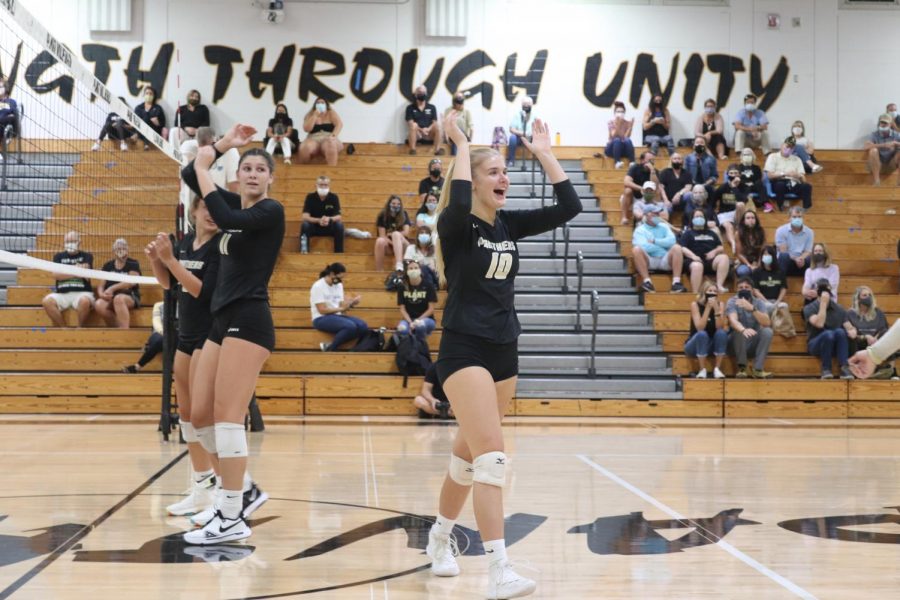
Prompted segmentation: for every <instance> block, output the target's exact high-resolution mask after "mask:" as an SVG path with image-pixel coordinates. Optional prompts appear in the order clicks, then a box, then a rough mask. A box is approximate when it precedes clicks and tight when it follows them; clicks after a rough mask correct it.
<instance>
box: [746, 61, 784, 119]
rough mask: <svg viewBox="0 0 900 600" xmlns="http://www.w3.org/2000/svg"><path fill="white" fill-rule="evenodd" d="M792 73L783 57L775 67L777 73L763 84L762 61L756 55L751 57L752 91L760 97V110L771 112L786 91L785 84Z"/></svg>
mask: <svg viewBox="0 0 900 600" xmlns="http://www.w3.org/2000/svg"><path fill="white" fill-rule="evenodd" d="M790 72H791V69H790V67H788V63H787V59H786V58H785V57H783V56H782V57H781V60H779V61H778V66H776V67H775V72H774V73H772V76H771V77H769V81H768V82H766V83H763V80H762V61H760V60H759V57H758V56H756V55H755V54H753V55H751V56H750V91H751V92H753V93H754V94H756V95H757V96H758V97H759V108H760V110H769V107H770V106H772V105H773V104H775V101H776V100H778V96H780V95H781V91H782V90H783V89H784V84H785V83H787V77H788V73H790Z"/></svg>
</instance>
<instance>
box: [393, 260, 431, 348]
mask: <svg viewBox="0 0 900 600" xmlns="http://www.w3.org/2000/svg"><path fill="white" fill-rule="evenodd" d="M397 306H398V307H399V308H400V322H399V323H398V324H397V333H399V334H400V335H401V336H402V335H408V334H410V333H411V334H413V335H415V336H417V337H419V338H421V339H423V340H424V339H425V338H427V337H428V336H429V335H431V332H432V331H434V328H435V326H436V324H435V322H434V310H435V307H436V306H437V292H436V291H435V289H434V285H432V283H431V282H429V281H426V280H425V277H424V273H423V270H422V266H421V265H420V264H419V263H417V262H416V261H414V260H410V261H406V264H405V271H404V276H403V285H402V286H400V288H399V289H398V290H397Z"/></svg>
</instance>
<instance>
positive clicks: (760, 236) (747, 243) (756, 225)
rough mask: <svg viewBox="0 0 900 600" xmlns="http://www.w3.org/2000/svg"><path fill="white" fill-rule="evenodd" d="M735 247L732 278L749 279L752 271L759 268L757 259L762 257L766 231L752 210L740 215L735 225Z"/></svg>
mask: <svg viewBox="0 0 900 600" xmlns="http://www.w3.org/2000/svg"><path fill="white" fill-rule="evenodd" d="M735 241H736V242H737V247H736V248H735V252H734V256H735V259H736V261H735V263H736V266H735V270H734V276H735V277H736V278H737V279H740V278H741V277H750V276H751V273H752V272H753V269H757V268H759V259H760V257H761V256H762V250H763V246H765V245H766V230H765V229H763V226H762V223H760V222H759V215H757V214H756V211H755V210H753V209H747V210H746V211H745V212H744V214H743V215H741V221H740V223H738V225H737V235H736V236H735Z"/></svg>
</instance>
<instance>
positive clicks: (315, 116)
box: [297, 98, 344, 167]
mask: <svg viewBox="0 0 900 600" xmlns="http://www.w3.org/2000/svg"><path fill="white" fill-rule="evenodd" d="M343 128H344V122H343V121H341V117H340V115H338V114H337V111H336V110H334V108H333V107H332V106H331V103H329V102H328V100H326V99H325V98H316V100H315V102H313V107H312V108H311V109H309V112H307V113H306V116H304V117H303V131H305V132H306V133H307V136H306V139H305V140H303V143H302V144H300V151H299V153H298V157H297V159H298V160H299V161H300V164H306V163H308V162H309V161H310V160H312V159H313V158H315V157H316V156H318V155H320V154H321V155H322V156H324V157H325V164H327V165H328V166H329V167H336V166H337V164H338V154H340V153H341V150H343V149H344V145H343V144H342V143H341V140H340V135H341V130H342V129H343Z"/></svg>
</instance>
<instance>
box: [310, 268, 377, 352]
mask: <svg viewBox="0 0 900 600" xmlns="http://www.w3.org/2000/svg"><path fill="white" fill-rule="evenodd" d="M346 272H347V268H346V267H345V266H344V265H342V264H341V263H339V262H336V263H332V264H330V265H328V266H326V267H325V269H324V270H322V272H321V273H319V279H317V280H316V282H315V283H313V284H312V287H311V288H310V289H309V308H310V311H311V312H312V326H313V327H314V328H316V329H317V330H319V331H324V332H325V333H333V334H334V339H333V340H332V341H331V343H330V344H329V343H328V342H321V343H320V344H319V348H320V349H321V350H322V351H323V352H329V351H335V350H337V349H338V348H340V346H341V345H342V344H344V343H346V342H349V341H350V340H358V339H360V338H361V337H363V336H364V335H366V333H367V332H368V331H369V326H368V325H367V324H366V322H365V321H363V320H362V319H358V318H357V317H351V316H349V315H346V314H344V313H346V312H347V311H349V310H350V309H352V308H354V307H356V306H357V305H358V304H359V303H360V301H361V300H362V296H360V295H358V294H357V295H356V296H354V297H353V298H350V299H346V300H345V299H344V284H343V281H344V275H345V273H346Z"/></svg>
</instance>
